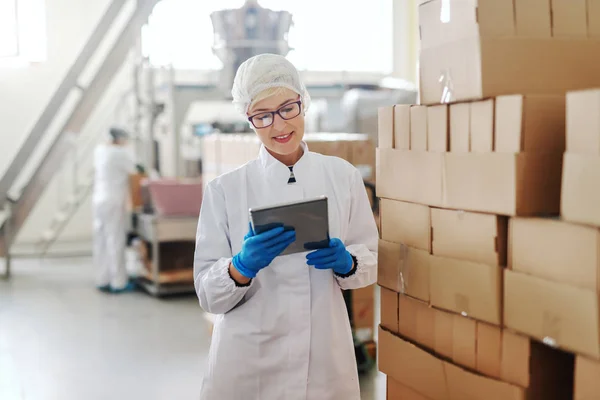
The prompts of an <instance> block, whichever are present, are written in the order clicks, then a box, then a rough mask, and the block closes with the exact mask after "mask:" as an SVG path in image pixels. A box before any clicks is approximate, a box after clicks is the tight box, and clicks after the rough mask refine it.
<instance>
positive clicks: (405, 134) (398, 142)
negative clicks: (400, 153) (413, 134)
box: [394, 104, 411, 150]
mask: <svg viewBox="0 0 600 400" xmlns="http://www.w3.org/2000/svg"><path fill="white" fill-rule="evenodd" d="M410 107H411V106H410V105H408V104H396V105H395V106H394V148H395V149H398V150H409V149H410Z"/></svg>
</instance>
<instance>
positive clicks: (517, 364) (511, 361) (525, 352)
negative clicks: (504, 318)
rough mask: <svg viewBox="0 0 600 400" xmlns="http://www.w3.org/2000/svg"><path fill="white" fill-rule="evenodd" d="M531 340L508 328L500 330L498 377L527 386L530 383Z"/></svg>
mask: <svg viewBox="0 0 600 400" xmlns="http://www.w3.org/2000/svg"><path fill="white" fill-rule="evenodd" d="M530 356H531V340H530V339H529V338H527V337H525V336H521V335H517V334H515V333H512V332H510V331H509V330H503V331H502V355H501V360H502V361H501V366H500V379H502V380H503V381H505V382H508V383H512V384H515V385H518V386H520V387H529V385H530V384H531V374H530V369H531V366H532V364H531V363H530Z"/></svg>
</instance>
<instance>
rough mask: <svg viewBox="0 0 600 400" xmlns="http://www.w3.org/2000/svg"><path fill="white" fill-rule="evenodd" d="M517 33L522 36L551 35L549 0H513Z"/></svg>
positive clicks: (547, 36)
mask: <svg viewBox="0 0 600 400" xmlns="http://www.w3.org/2000/svg"><path fill="white" fill-rule="evenodd" d="M514 1H515V18H516V25H517V35H518V36H523V37H542V38H550V37H551V36H552V24H551V14H550V0H514Z"/></svg>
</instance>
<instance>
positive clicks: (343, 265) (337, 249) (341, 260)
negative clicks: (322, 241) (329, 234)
mask: <svg viewBox="0 0 600 400" xmlns="http://www.w3.org/2000/svg"><path fill="white" fill-rule="evenodd" d="M306 262H307V264H308V265H314V266H315V268H317V269H332V270H333V272H335V273H336V274H338V275H346V274H348V273H349V272H350V271H352V264H353V261H352V256H351V255H350V253H349V252H348V250H346V246H344V243H342V241H341V240H340V239H337V238H334V239H331V240H330V241H329V247H327V248H325V249H319V250H315V251H313V252H311V253H308V254H307V255H306Z"/></svg>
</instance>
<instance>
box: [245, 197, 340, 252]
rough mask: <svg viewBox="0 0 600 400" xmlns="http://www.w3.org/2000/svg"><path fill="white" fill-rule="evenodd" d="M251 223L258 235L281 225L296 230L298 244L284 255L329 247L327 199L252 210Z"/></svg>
mask: <svg viewBox="0 0 600 400" xmlns="http://www.w3.org/2000/svg"><path fill="white" fill-rule="evenodd" d="M250 223H251V224H252V229H253V230H254V232H255V233H257V234H258V233H262V232H265V231H267V230H269V229H273V228H275V227H278V226H283V227H284V228H285V229H286V230H290V229H295V230H296V241H295V242H294V243H292V244H291V245H289V246H288V247H287V248H286V249H285V250H284V251H283V252H282V253H281V255H287V254H294V253H301V252H305V251H310V250H314V249H320V248H324V247H327V246H329V213H328V208H327V198H326V197H324V196H323V197H319V198H317V199H311V200H302V201H298V202H290V203H285V204H278V205H273V206H269V207H260V208H251V209H250Z"/></svg>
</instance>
